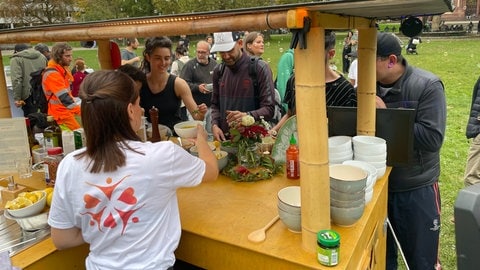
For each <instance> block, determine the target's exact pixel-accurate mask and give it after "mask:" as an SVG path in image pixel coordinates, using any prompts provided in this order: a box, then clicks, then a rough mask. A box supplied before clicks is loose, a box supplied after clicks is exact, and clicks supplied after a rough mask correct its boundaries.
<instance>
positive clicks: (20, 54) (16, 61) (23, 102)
mask: <svg viewBox="0 0 480 270" xmlns="http://www.w3.org/2000/svg"><path fill="white" fill-rule="evenodd" d="M46 66H47V58H46V57H45V56H44V55H43V54H41V53H40V52H38V51H37V50H35V49H33V48H29V46H28V45H27V44H23V43H21V44H17V45H15V51H14V53H13V55H12V56H11V59H10V78H11V79H12V88H13V100H14V101H15V106H17V107H21V108H22V110H23V115H24V116H25V117H27V116H28V115H29V114H30V113H34V112H36V111H35V109H34V106H33V102H32V97H31V95H30V88H31V87H30V79H31V77H30V73H32V72H34V71H37V70H39V69H42V68H45V67H46Z"/></svg>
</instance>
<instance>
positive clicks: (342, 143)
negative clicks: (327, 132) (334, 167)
mask: <svg viewBox="0 0 480 270" xmlns="http://www.w3.org/2000/svg"><path fill="white" fill-rule="evenodd" d="M345 151H352V137H350V136H333V137H329V138H328V152H329V153H337V152H345Z"/></svg>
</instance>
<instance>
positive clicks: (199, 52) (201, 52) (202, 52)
mask: <svg viewBox="0 0 480 270" xmlns="http://www.w3.org/2000/svg"><path fill="white" fill-rule="evenodd" d="M197 53H198V54H207V53H208V51H197Z"/></svg>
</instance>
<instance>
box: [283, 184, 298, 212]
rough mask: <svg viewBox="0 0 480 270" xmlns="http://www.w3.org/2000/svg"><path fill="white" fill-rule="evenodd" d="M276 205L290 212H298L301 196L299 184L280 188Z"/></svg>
mask: <svg viewBox="0 0 480 270" xmlns="http://www.w3.org/2000/svg"><path fill="white" fill-rule="evenodd" d="M277 198H278V207H279V208H281V209H283V210H285V211H287V212H289V213H292V214H300V211H301V208H300V207H301V197H300V187H299V186H289V187H285V188H282V189H281V190H280V191H279V192H278V194H277Z"/></svg>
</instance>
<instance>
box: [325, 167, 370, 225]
mask: <svg viewBox="0 0 480 270" xmlns="http://www.w3.org/2000/svg"><path fill="white" fill-rule="evenodd" d="M329 169H330V217H331V219H332V222H333V223H335V224H337V225H339V226H346V227H348V226H352V225H353V224H355V223H356V222H357V221H358V220H359V219H360V218H361V217H362V215H363V211H364V209H365V188H366V183H367V172H365V171H364V170H363V169H361V168H358V167H355V166H352V165H346V164H334V165H330V167H329Z"/></svg>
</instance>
